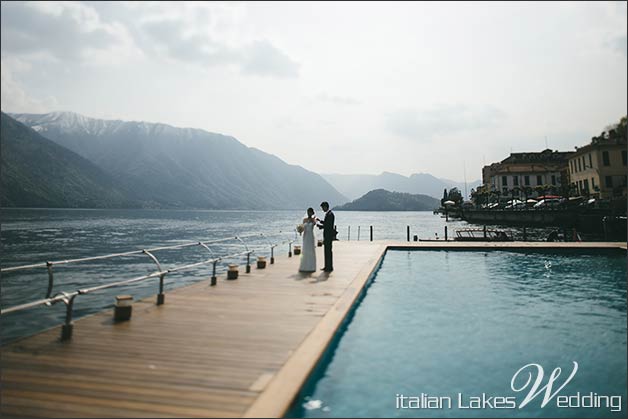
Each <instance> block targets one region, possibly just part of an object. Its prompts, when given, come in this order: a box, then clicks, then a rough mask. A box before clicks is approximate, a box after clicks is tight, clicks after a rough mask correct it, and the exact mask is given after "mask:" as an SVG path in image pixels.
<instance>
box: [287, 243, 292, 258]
mask: <svg viewBox="0 0 628 419" xmlns="http://www.w3.org/2000/svg"><path fill="white" fill-rule="evenodd" d="M288 257H289V258H291V257H292V242H290V243H288Z"/></svg>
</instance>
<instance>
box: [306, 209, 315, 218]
mask: <svg viewBox="0 0 628 419" xmlns="http://www.w3.org/2000/svg"><path fill="white" fill-rule="evenodd" d="M312 217H314V208H312V207H310V208H308V209H307V212H306V218H312Z"/></svg>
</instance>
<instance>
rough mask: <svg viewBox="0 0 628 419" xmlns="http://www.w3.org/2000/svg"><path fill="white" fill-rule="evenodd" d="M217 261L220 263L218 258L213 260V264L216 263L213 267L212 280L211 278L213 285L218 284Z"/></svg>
mask: <svg viewBox="0 0 628 419" xmlns="http://www.w3.org/2000/svg"><path fill="white" fill-rule="evenodd" d="M217 263H218V260H215V261H213V262H212V265H214V266H213V267H212V280H211V282H210V285H212V286H213V285H216V279H217V278H216V264H217Z"/></svg>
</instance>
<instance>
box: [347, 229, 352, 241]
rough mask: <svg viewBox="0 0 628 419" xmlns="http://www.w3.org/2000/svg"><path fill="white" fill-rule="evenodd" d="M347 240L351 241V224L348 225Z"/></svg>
mask: <svg viewBox="0 0 628 419" xmlns="http://www.w3.org/2000/svg"><path fill="white" fill-rule="evenodd" d="M347 241H351V226H348V227H347Z"/></svg>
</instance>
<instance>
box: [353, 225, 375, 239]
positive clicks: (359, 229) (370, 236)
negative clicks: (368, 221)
mask: <svg viewBox="0 0 628 419" xmlns="http://www.w3.org/2000/svg"><path fill="white" fill-rule="evenodd" d="M354 227H356V226H354ZM362 227H364V230H367V229H368V231H369V238H368V240H369V241H373V226H372V225H371V226H357V238H356V240H357V241H360V237H361V233H362ZM354 231H356V229H355V228H354ZM365 240H366V239H365ZM347 241H351V226H350V225H349V226H347Z"/></svg>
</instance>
